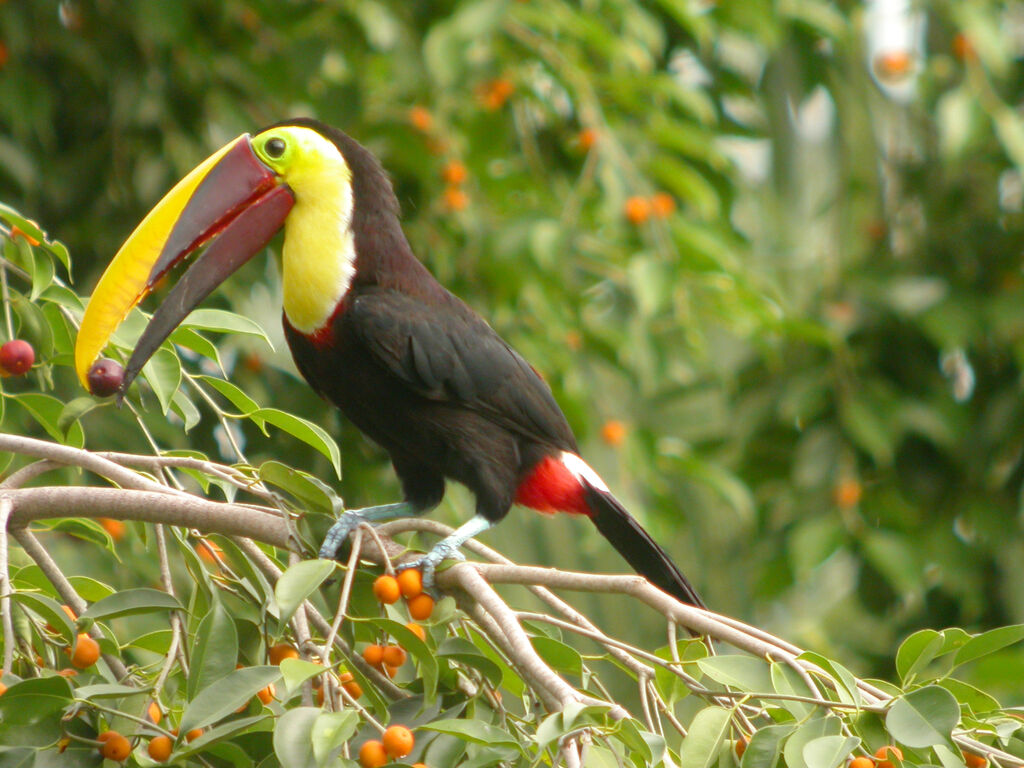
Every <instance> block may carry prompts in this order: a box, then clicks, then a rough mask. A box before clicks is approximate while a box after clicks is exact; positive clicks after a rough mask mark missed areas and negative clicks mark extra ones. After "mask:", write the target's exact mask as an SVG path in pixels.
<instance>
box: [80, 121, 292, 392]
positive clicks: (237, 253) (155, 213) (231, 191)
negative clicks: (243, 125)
mask: <svg viewBox="0 0 1024 768" xmlns="http://www.w3.org/2000/svg"><path fill="white" fill-rule="evenodd" d="M294 203H295V197H294V195H293V194H292V191H291V189H290V188H289V187H288V186H287V185H286V184H284V182H283V181H282V180H281V179H280V177H279V176H278V175H277V174H276V173H274V171H273V170H271V169H270V168H269V167H267V166H266V165H265V164H264V163H263V162H261V161H260V160H259V158H257V157H256V154H255V153H254V152H253V150H252V145H251V143H250V141H249V135H248V134H243V135H242V136H239V137H238V138H237V139H235V140H234V141H232V142H231V143H230V144H228V145H227V146H225V147H223V148H222V149H220V150H218V151H217V152H215V153H214V154H213V155H211V156H210V157H209V158H207V159H206V160H204V161H203V162H202V163H201V164H200V165H199V166H198V167H197V168H196V169H195V170H193V171H192V172H191V173H189V174H188V176H186V177H185V178H184V179H182V180H181V181H179V182H178V183H177V185H175V187H174V188H173V189H172V190H171V191H170V192H168V193H167V195H165V196H164V198H163V200H161V201H160V202H159V203H157V205H156V207H155V208H153V210H152V211H150V212H149V214H148V215H147V216H146V218H145V219H143V220H142V223H141V224H139V226H138V227H136V229H135V231H134V232H132V234H131V236H130V237H129V238H128V240H127V241H125V244H124V245H122V246H121V250H119V251H118V252H117V255H116V256H114V260H113V261H111V262H110V266H108V267H107V271H106V272H104V273H103V277H101V278H100V282H99V284H98V285H97V286H96V290H95V291H94V292H93V294H92V298H91V299H90V300H89V305H88V306H87V307H86V308H85V315H84V316H83V318H82V326H81V328H80V329H79V331H78V341H77V343H76V345H75V370H76V371H77V373H78V378H79V380H80V381H81V382H82V385H83V386H85V387H86V388H88V383H87V376H88V373H89V369H90V367H91V366H92V364H93V363H94V362H95V361H96V359H97V358H98V357H99V355H100V353H101V352H102V351H103V348H104V347H105V346H106V344H107V342H108V341H109V339H110V337H111V336H112V335H113V333H114V331H115V330H117V327H118V326H119V325H120V324H121V321H122V320H124V318H125V317H126V316H127V314H128V312H129V311H131V309H132V307H134V306H135V305H136V304H138V303H139V301H141V300H142V298H143V297H145V296H146V294H148V293H149V292H150V291H151V290H152V289H153V287H154V286H155V285H156V284H157V282H158V281H159V280H160V278H162V277H163V276H164V275H165V274H166V273H167V271H168V270H170V269H171V267H173V266H174V265H175V264H177V263H179V262H180V261H181V260H182V259H184V258H185V257H186V256H188V255H189V254H191V253H193V252H194V251H196V250H197V249H198V248H200V247H201V246H204V245H207V246H208V247H207V249H206V252H205V253H203V255H202V256H201V257H200V258H199V259H198V260H197V261H196V262H195V264H193V265H192V266H191V267H189V269H188V271H187V272H185V274H184V275H182V277H181V279H180V280H179V281H178V283H177V284H176V285H175V286H174V288H173V289H171V291H170V293H169V294H168V295H167V298H166V299H165V300H164V301H163V303H161V304H160V306H159V307H158V308H157V310H156V312H155V313H154V314H153V317H152V319H151V320H150V321H149V325H147V326H146V329H145V331H144V332H143V334H142V336H141V337H140V338H139V341H138V344H137V345H136V347H135V350H134V352H133V353H132V356H131V358H130V359H129V361H128V365H127V366H126V368H125V372H124V380H123V382H122V384H121V393H122V394H123V393H124V392H126V391H127V390H128V385H129V384H131V382H132V380H133V379H134V378H135V376H136V375H137V374H138V372H139V371H140V370H141V369H142V366H143V365H145V364H146V361H147V360H149V358H150V356H152V354H153V353H154V352H155V351H156V350H157V349H158V348H159V347H160V345H161V344H162V343H163V341H164V339H166V338H167V337H168V336H169V335H170V334H171V332H172V331H173V330H174V329H175V328H177V327H178V324H179V323H181V321H182V320H184V319H185V317H186V316H187V315H188V313H189V312H191V311H192V310H193V309H194V308H195V307H196V305H197V304H199V302H201V301H202V300H203V299H205V298H206V297H207V296H208V295H209V294H210V292H211V291H212V290H213V289H214V288H216V287H217V286H218V285H220V284H221V283H222V282H224V280H226V279H227V278H228V276H230V275H231V274H232V273H234V272H235V271H236V270H237V269H238V268H239V267H241V266H242V265H243V264H244V263H245V262H247V261H248V260H249V259H250V258H252V257H253V256H254V255H255V254H257V253H259V252H260V251H261V250H262V249H263V247H264V246H265V245H266V244H267V242H269V240H270V238H272V237H273V236H274V233H275V232H277V230H279V229H280V228H281V226H282V225H283V224H284V220H285V217H286V216H287V215H288V212H289V211H290V210H291V208H292V205H294Z"/></svg>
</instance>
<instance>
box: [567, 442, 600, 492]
mask: <svg viewBox="0 0 1024 768" xmlns="http://www.w3.org/2000/svg"><path fill="white" fill-rule="evenodd" d="M561 462H562V465H563V466H564V467H565V468H566V469H568V470H569V471H570V472H572V474H573V476H574V477H575V478H576V479H577V480H579V481H581V482H582V481H584V480H586V481H587V484H588V485H590V486H592V487H594V488H597V490H599V491H604V492H605V493H611V491H609V490H608V486H607V485H605V484H604V481H603V480H602V479H601V478H600V476H599V475H598V474H597V472H595V471H594V470H592V469H591V468H590V465H589V464H587V462H585V461H584V460H583V459H581V458H580V457H579V456H577V455H576V454H575V453H569V452H568V451H562V456H561Z"/></svg>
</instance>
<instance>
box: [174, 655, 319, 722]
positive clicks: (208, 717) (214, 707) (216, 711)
mask: <svg viewBox="0 0 1024 768" xmlns="http://www.w3.org/2000/svg"><path fill="white" fill-rule="evenodd" d="M232 666H234V663H233V662H232ZM280 679H281V670H279V669H278V668H277V667H245V668H244V669H232V670H231V671H229V672H228V674H227V675H225V676H224V677H223V678H221V679H220V680H219V681H218V682H217V684H216V685H213V686H209V687H207V688H204V689H203V690H201V691H200V692H199V694H198V695H197V696H196V697H195V698H194V699H193V700H192V701H191V703H190V704H189V705H188V708H187V709H186V710H185V712H184V713H183V714H182V716H181V724H180V725H179V726H178V727H179V729H180V730H181V731H182V732H188V731H191V730H192V729H193V728H205V727H206V726H209V725H211V724H213V723H215V722H217V721H218V720H220V719H221V718H223V717H227V716H228V715H230V714H231V713H233V712H234V711H235V710H236V709H238V708H239V707H240V706H242V705H243V704H245V703H246V702H247V701H249V699H251V698H252V697H253V696H255V695H256V692H257V691H259V690H262V689H263V688H266V687H267V686H268V685H270V684H271V683H276V682H277V681H278V680H280ZM317 711H318V712H319V710H317Z"/></svg>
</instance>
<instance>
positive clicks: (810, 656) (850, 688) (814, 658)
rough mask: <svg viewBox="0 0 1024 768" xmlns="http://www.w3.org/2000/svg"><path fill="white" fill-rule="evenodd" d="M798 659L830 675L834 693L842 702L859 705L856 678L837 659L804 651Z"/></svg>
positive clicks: (859, 698) (859, 699)
mask: <svg viewBox="0 0 1024 768" xmlns="http://www.w3.org/2000/svg"><path fill="white" fill-rule="evenodd" d="M797 658H798V659H800V660H802V661H809V662H811V663H812V664H815V665H817V666H818V667H820V668H821V669H822V670H823V671H824V672H825V673H826V674H827V675H830V676H831V677H832V679H833V680H834V681H835V683H836V694H837V695H838V696H839V700H840V701H841V702H843V703H844V704H854V705H856V706H860V705H861V696H860V689H859V688H858V687H857V678H856V677H855V676H854V674H853V673H852V672H851V671H850V670H848V669H847V668H846V667H844V666H843V665H842V664H840V663H839V662H837V661H832V660H831V659H827V658H825V657H824V656H822V655H821V654H818V653H813V652H811V651H805V652H804V653H801V654H800V655H799V656H798V657H797Z"/></svg>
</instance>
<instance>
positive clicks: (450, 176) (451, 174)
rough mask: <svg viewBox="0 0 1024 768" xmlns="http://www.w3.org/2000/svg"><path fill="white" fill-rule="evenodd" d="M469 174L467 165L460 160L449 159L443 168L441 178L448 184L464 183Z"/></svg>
mask: <svg viewBox="0 0 1024 768" xmlns="http://www.w3.org/2000/svg"><path fill="white" fill-rule="evenodd" d="M468 175H469V172H468V171H467V170H466V166H464V165H463V164H462V163H460V162H459V161H458V160H449V161H448V162H447V163H445V166H444V168H442V169H441V178H442V179H444V180H445V182H446V183H448V184H453V185H458V184H462V183H463V182H464V181H465V180H466V177H467V176H468Z"/></svg>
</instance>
